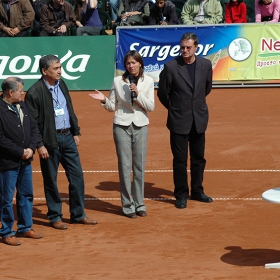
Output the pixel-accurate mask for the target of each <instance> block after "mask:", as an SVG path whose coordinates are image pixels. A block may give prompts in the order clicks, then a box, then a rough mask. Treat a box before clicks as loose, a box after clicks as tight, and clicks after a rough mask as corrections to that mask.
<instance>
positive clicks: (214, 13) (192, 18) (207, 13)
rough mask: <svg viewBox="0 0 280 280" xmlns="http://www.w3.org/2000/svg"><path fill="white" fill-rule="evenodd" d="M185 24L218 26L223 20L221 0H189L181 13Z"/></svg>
mask: <svg viewBox="0 0 280 280" xmlns="http://www.w3.org/2000/svg"><path fill="white" fill-rule="evenodd" d="M181 19H182V22H183V24H187V25H191V24H217V23H220V22H221V21H222V20H223V8H222V6H221V3H220V1H219V0H189V1H187V2H186V3H185V5H184V6H183V9H182V13H181Z"/></svg>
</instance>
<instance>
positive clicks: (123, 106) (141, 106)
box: [90, 50, 155, 219]
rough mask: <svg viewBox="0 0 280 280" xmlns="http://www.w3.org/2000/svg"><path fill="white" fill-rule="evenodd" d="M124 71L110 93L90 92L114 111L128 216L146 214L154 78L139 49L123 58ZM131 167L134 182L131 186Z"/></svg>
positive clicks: (125, 208) (121, 181) (118, 154)
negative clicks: (146, 70) (145, 196)
mask: <svg viewBox="0 0 280 280" xmlns="http://www.w3.org/2000/svg"><path fill="white" fill-rule="evenodd" d="M124 68H125V69H126V71H125V73H124V74H123V75H122V76H118V77H115V78H114V82H113V86H112V88H111V91H110V96H109V98H107V97H106V96H105V95H104V94H103V93H102V92H100V91H98V90H95V92H96V93H93V94H90V96H91V97H92V98H94V99H97V100H100V101H101V104H102V106H103V107H104V108H105V109H106V110H108V111H109V112H115V116H114V120H113V123H114V124H113V135H114V142H115V145H116V152H117V156H118V169H119V179H120V192H121V201H122V209H123V212H124V214H125V215H126V216H127V217H129V218H132V219H133V218H136V217H137V215H138V216H140V217H145V216H146V215H147V213H146V206H145V204H144V175H145V165H146V151H147V140H148V127H147V125H148V124H149V119H148V115H147V112H151V111H153V110H154V108H155V103H154V81H153V79H152V78H151V77H149V76H147V75H145V74H144V63H143V60H142V57H141V55H140V54H139V53H138V52H137V51H134V50H133V51H129V52H128V53H127V54H126V55H125V57H124ZM131 168H132V170H133V184H132V185H131V178H130V176H131Z"/></svg>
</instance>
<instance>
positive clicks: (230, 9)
mask: <svg viewBox="0 0 280 280" xmlns="http://www.w3.org/2000/svg"><path fill="white" fill-rule="evenodd" d="M246 22H247V6H246V4H245V3H244V2H243V0H230V1H229V2H228V3H227V5H226V14H225V23H246Z"/></svg>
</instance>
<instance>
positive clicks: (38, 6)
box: [30, 0, 50, 36]
mask: <svg viewBox="0 0 280 280" xmlns="http://www.w3.org/2000/svg"><path fill="white" fill-rule="evenodd" d="M49 1H50V0H30V3H31V5H32V7H33V10H34V12H35V19H34V20H33V27H32V33H31V35H32V36H39V35H40V32H41V26H40V18H41V12H42V7H43V6H44V5H45V4H48V3H49Z"/></svg>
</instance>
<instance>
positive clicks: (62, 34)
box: [40, 30, 67, 36]
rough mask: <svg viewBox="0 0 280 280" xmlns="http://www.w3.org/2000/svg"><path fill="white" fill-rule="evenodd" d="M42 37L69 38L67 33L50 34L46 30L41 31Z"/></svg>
mask: <svg viewBox="0 0 280 280" xmlns="http://www.w3.org/2000/svg"><path fill="white" fill-rule="evenodd" d="M40 36H67V32H65V33H62V32H56V33H55V34H54V33H48V32H47V31H46V30H41V32H40Z"/></svg>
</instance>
